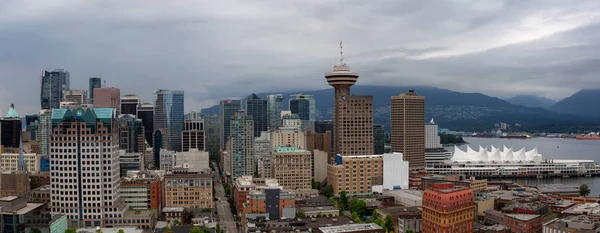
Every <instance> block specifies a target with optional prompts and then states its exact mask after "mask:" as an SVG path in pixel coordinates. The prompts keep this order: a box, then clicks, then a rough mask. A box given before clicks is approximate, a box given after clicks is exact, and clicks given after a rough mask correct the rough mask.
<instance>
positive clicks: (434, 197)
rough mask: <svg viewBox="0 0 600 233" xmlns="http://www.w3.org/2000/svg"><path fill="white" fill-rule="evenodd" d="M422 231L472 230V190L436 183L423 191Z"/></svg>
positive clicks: (473, 202) (473, 209)
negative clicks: (431, 187)
mask: <svg viewBox="0 0 600 233" xmlns="http://www.w3.org/2000/svg"><path fill="white" fill-rule="evenodd" d="M421 208H423V220H422V221H423V233H430V232H431V233H434V232H457V233H461V232H465V233H466V232H474V231H473V226H474V222H475V201H474V196H473V190H471V189H467V188H464V187H460V186H458V187H454V184H452V183H438V184H434V185H433V189H427V190H425V192H424V193H423V204H422V206H421Z"/></svg>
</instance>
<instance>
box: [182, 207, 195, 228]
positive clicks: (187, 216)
mask: <svg viewBox="0 0 600 233" xmlns="http://www.w3.org/2000/svg"><path fill="white" fill-rule="evenodd" d="M193 218H194V212H192V211H191V210H189V209H184V210H183V213H181V223H182V224H184V225H190V224H192V219H193Z"/></svg>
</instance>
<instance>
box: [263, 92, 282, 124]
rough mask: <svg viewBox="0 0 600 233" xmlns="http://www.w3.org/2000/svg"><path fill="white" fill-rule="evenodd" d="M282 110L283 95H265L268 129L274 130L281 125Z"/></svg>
mask: <svg viewBox="0 0 600 233" xmlns="http://www.w3.org/2000/svg"><path fill="white" fill-rule="evenodd" d="M282 110H283V95H282V94H274V95H268V96H267V114H268V116H267V118H268V121H269V130H270V131H273V130H276V129H277V128H279V127H280V126H281V111H282Z"/></svg>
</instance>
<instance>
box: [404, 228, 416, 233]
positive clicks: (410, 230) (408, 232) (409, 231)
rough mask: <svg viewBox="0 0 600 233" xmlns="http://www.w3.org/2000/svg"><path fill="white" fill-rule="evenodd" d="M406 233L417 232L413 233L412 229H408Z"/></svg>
mask: <svg viewBox="0 0 600 233" xmlns="http://www.w3.org/2000/svg"><path fill="white" fill-rule="evenodd" d="M404 233H415V231H413V230H412V229H410V228H409V229H406V230H405V231H404Z"/></svg>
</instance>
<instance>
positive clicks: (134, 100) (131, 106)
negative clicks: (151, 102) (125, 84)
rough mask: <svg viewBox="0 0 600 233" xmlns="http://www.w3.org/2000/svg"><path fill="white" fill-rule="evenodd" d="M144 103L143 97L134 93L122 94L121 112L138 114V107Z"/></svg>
mask: <svg viewBox="0 0 600 233" xmlns="http://www.w3.org/2000/svg"><path fill="white" fill-rule="evenodd" d="M141 103H142V99H141V98H140V97H139V96H137V95H134V94H127V95H124V96H121V114H131V115H134V116H137V108H138V106H139V105H140V104H141Z"/></svg>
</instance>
